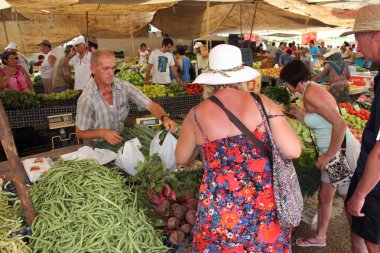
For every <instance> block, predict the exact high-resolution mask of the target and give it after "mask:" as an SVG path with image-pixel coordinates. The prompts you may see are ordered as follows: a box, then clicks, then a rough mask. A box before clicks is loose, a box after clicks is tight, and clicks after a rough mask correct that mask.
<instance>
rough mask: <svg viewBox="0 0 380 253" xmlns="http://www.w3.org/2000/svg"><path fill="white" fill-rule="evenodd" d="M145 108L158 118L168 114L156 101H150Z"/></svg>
mask: <svg viewBox="0 0 380 253" xmlns="http://www.w3.org/2000/svg"><path fill="white" fill-rule="evenodd" d="M145 109H146V110H147V111H149V112H150V113H151V114H153V116H154V117H156V118H157V119H161V117H162V116H163V115H166V112H165V110H164V108H162V107H161V106H160V105H159V104H157V103H155V102H150V103H149V104H147V106H146V107H145Z"/></svg>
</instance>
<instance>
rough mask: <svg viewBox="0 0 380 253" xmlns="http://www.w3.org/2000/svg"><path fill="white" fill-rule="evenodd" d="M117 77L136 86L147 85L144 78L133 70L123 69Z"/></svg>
mask: <svg viewBox="0 0 380 253" xmlns="http://www.w3.org/2000/svg"><path fill="white" fill-rule="evenodd" d="M116 77H117V78H120V79H121V80H124V81H127V82H129V83H131V84H134V85H136V86H142V85H144V84H145V79H144V77H143V76H142V75H141V74H140V73H138V72H137V71H135V70H133V69H127V70H123V69H122V70H120V72H119V73H117V74H116Z"/></svg>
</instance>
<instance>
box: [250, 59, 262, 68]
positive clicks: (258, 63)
mask: <svg viewBox="0 0 380 253" xmlns="http://www.w3.org/2000/svg"><path fill="white" fill-rule="evenodd" d="M252 65H253V68H254V69H261V61H255V62H253V64H252Z"/></svg>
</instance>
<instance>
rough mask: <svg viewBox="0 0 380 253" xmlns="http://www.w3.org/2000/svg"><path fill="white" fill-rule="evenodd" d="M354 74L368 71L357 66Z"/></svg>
mask: <svg viewBox="0 0 380 253" xmlns="http://www.w3.org/2000/svg"><path fill="white" fill-rule="evenodd" d="M356 72H369V70H368V69H366V68H361V67H359V66H356Z"/></svg>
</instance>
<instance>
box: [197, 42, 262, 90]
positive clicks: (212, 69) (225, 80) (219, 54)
mask: <svg viewBox="0 0 380 253" xmlns="http://www.w3.org/2000/svg"><path fill="white" fill-rule="evenodd" d="M259 75H260V73H259V72H257V71H256V70H254V69H253V68H251V67H247V66H243V61H242V56H241V51H240V49H239V48H238V47H235V46H232V45H227V44H221V45H218V46H216V47H214V48H213V49H212V50H211V51H210V55H209V67H208V68H207V69H206V70H205V71H203V73H202V74H200V75H199V76H198V77H197V78H196V79H195V80H194V83H200V84H208V85H222V84H232V83H241V82H247V81H251V80H253V79H254V78H256V77H258V76H259Z"/></svg>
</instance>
